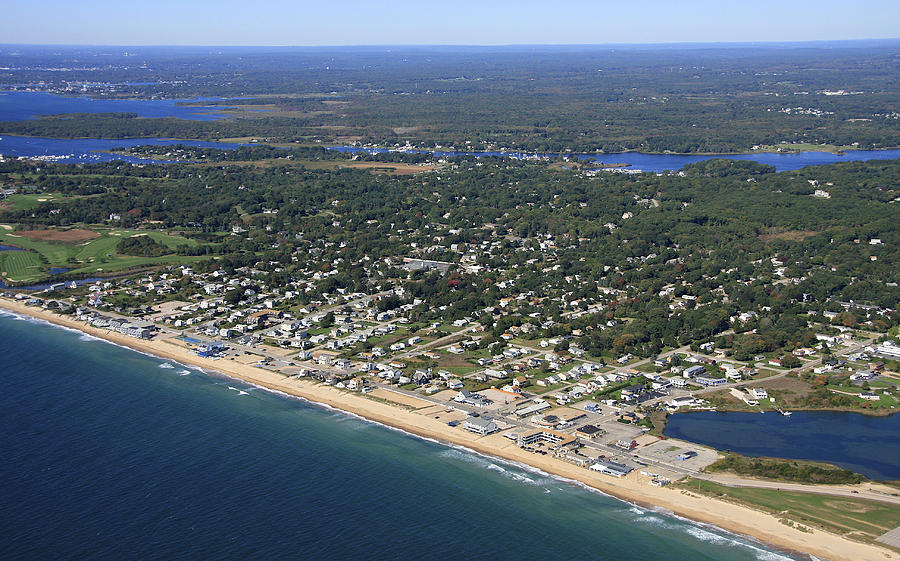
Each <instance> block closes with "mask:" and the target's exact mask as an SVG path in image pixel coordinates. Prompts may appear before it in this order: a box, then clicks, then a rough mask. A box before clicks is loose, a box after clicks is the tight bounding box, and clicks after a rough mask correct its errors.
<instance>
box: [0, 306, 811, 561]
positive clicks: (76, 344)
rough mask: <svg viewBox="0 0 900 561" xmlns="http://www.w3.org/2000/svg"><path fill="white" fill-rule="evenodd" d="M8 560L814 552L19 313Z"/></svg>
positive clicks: (13, 354) (12, 327)
mask: <svg viewBox="0 0 900 561" xmlns="http://www.w3.org/2000/svg"><path fill="white" fill-rule="evenodd" d="M0 373H2V382H3V391H2V392H0V426H2V427H3V431H2V432H0V450H2V455H0V488H2V489H3V495H2V496H3V500H2V501H0V527H2V528H3V536H4V537H3V538H2V540H0V559H92V560H97V559H115V560H120V559H160V560H162V559H165V560H171V559H303V560H310V559H323V560H324V559H328V560H331V559H366V560H369V559H372V560H380V559H441V560H447V559H449V560H453V559H511V560H529V559H568V560H577V559H586V560H587V559H591V560H611V561H612V560H615V561H627V560H660V559H664V560H671V561H682V560H683V561H696V560H715V561H740V560H772V561H776V560H782V561H787V560H789V559H798V557H794V556H791V555H787V554H785V553H782V552H778V551H776V550H773V549H771V548H769V547H767V546H764V545H762V544H759V543H757V542H754V541H753V540H751V539H749V538H745V537H740V536H735V535H732V534H729V533H727V532H724V531H722V530H719V529H717V528H714V527H709V526H704V525H699V524H695V523H692V522H688V521H685V520H682V519H678V518H676V517H672V516H669V515H667V514H665V513H661V512H656V511H653V510H648V509H645V508H639V507H636V506H633V505H630V504H628V503H624V502H621V501H619V500H616V499H613V498H610V497H607V496H604V495H602V494H600V493H596V492H592V491H589V490H587V489H585V488H583V487H582V486H579V485H576V484H574V483H570V482H566V481H562V480H559V479H555V478H552V477H550V476H548V475H546V474H543V473H540V472H537V471H534V470H530V469H527V468H525V467H524V466H516V465H512V464H509V463H505V462H502V461H500V460H494V459H491V458H487V457H484V456H481V455H477V454H474V453H471V452H468V451H465V450H462V449H456V448H452V447H448V446H445V445H442V444H439V443H435V442H430V441H426V440H423V439H420V438H416V437H413V436H410V435H407V434H405V433H403V432H401V431H397V430H393V429H389V428H386V427H383V426H380V425H377V424H374V423H370V422H367V421H364V420H361V419H359V418H356V417H353V416H350V415H346V414H343V413H340V412H338V411H334V410H330V409H327V408H323V407H319V406H315V405H311V404H308V403H305V402H303V401H301V400H297V399H293V398H288V397H284V396H280V395H275V394H272V393H269V392H266V391H263V390H261V389H258V388H253V387H250V386H247V385H246V384H242V383H240V382H235V381H234V380H230V379H228V378H225V377H222V376H218V375H216V374H215V373H204V372H202V371H199V370H197V369H195V368H188V367H185V366H182V365H179V364H176V363H171V362H166V361H164V360H162V359H158V358H155V357H151V356H147V355H143V354H140V353H136V352H133V351H130V350H128V349H123V348H120V347H117V346H114V345H111V344H108V343H105V342H103V341H99V340H97V339H93V338H91V337H89V336H86V335H82V334H79V333H77V332H73V331H69V330H64V329H61V328H57V327H53V326H50V325H47V324H45V323H42V322H37V321H34V320H26V319H23V318H17V317H16V316H12V315H10V314H6V313H3V312H0Z"/></svg>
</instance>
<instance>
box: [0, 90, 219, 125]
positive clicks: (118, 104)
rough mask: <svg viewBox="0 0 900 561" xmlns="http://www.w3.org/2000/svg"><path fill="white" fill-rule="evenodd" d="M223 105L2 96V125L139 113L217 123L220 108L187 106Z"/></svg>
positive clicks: (28, 94) (202, 99)
mask: <svg viewBox="0 0 900 561" xmlns="http://www.w3.org/2000/svg"><path fill="white" fill-rule="evenodd" d="M206 101H221V98H217V97H198V98H194V99H102V98H91V97H86V96H67V95H56V94H51V93H44V92H15V91H6V92H0V121H24V120H27V119H34V118H37V117H38V116H40V115H59V114H60V113H136V114H137V116H138V117H147V118H165V117H176V118H179V119H189V120H192V121H215V120H217V119H221V118H222V117H223V115H222V114H221V113H217V111H221V110H222V109H223V107H222V106H219V105H190V106H188V105H183V104H184V103H188V102H190V103H196V102H201V103H202V102H206Z"/></svg>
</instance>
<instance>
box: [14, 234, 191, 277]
mask: <svg viewBox="0 0 900 561" xmlns="http://www.w3.org/2000/svg"><path fill="white" fill-rule="evenodd" d="M94 231H96V232H97V233H99V234H100V237H99V238H96V239H93V240H88V241H80V242H74V243H65V242H54V241H45V240H32V239H29V238H26V237H24V236H22V235H20V234H18V233H16V232H15V231H10V230H5V229H0V244H8V245H13V246H16V247H20V248H22V249H25V250H27V251H8V252H3V253H4V254H16V255H15V256H14V257H6V256H4V257H3V258H2V264H3V276H4V277H6V278H7V279H8V280H10V281H13V282H32V281H36V280H41V279H44V278H46V277H47V272H46V269H47V267H66V268H69V269H72V271H71V274H96V273H104V272H112V271H120V270H122V269H128V268H131V267H140V266H146V265H156V264H162V263H192V262H195V261H198V260H200V259H204V258H205V257H192V256H183V255H168V256H162V257H140V256H132V255H119V254H117V253H116V245H117V244H118V243H119V241H120V240H121V239H122V238H123V237H126V236H134V235H146V236H148V237H150V238H152V239H153V240H154V241H156V242H158V243H160V244H162V245H165V246H166V247H169V248H172V249H173V250H174V249H175V248H176V247H177V246H178V245H182V244H186V245H191V246H193V245H197V244H198V242H197V241H196V240H192V239H189V238H184V237H181V236H174V235H170V234H167V233H165V232H157V231H145V230H124V229H97V230H94ZM40 256H43V257H44V259H46V263H42V262H41V259H40Z"/></svg>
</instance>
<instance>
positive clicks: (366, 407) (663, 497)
mask: <svg viewBox="0 0 900 561" xmlns="http://www.w3.org/2000/svg"><path fill="white" fill-rule="evenodd" d="M0 307H2V308H4V309H7V310H9V311H11V312H14V313H17V314H20V315H25V316H31V317H34V318H38V319H42V320H45V321H48V322H50V323H53V324H56V325H60V326H63V327H68V328H72V329H76V330H78V331H82V332H84V333H87V334H89V335H93V336H95V337H99V338H102V339H106V340H108V341H110V342H113V343H116V344H118V345H122V346H125V347H129V348H131V349H134V350H137V351H141V352H145V353H149V354H152V355H155V356H158V357H161V358H166V359H171V360H175V361H178V362H180V363H183V364H190V365H195V366H199V367H202V368H204V369H209V370H215V371H218V372H221V373H222V374H224V375H227V376H232V377H234V378H237V379H240V380H243V381H245V382H247V383H250V384H254V385H257V386H261V387H263V388H268V389H270V390H274V391H279V392H283V393H285V394H289V395H292V396H297V397H301V398H304V399H307V400H309V401H312V402H315V403H321V404H325V405H329V406H331V407H335V408H337V409H341V410H343V411H347V412H351V413H354V414H356V415H359V416H361V417H363V418H366V419H369V420H371V421H375V422H378V423H382V424H385V425H389V426H392V427H396V428H399V429H402V430H404V431H408V432H410V433H413V434H416V435H419V436H422V437H426V438H430V439H434V440H437V441H440V442H444V443H451V444H455V445H459V446H463V447H466V448H469V449H472V450H474V451H476V452H479V453H482V454H486V455H489V456H493V457H497V458H502V459H505V460H509V461H513V462H518V463H522V464H527V465H529V466H532V467H535V468H538V469H540V470H542V471H544V472H547V473H549V474H553V475H556V476H560V477H564V478H567V479H571V480H575V481H578V482H581V483H583V484H584V485H587V486H589V487H591V488H594V489H597V490H599V491H602V492H603V493H607V494H609V495H612V496H614V497H617V498H620V499H623V500H626V501H629V502H632V503H636V504H639V505H641V506H645V507H656V508H662V509H665V510H669V511H671V512H672V513H674V514H676V515H679V516H682V517H685V518H689V519H691V520H695V521H698V522H703V523H709V524H713V525H715V526H718V527H720V528H724V529H726V530H729V531H731V532H735V533H738V534H743V535H746V536H752V537H754V538H756V539H758V540H760V541H762V542H765V543H768V544H771V545H774V546H776V547H779V548H782V549H786V550H791V551H799V552H804V553H809V554H812V555H815V556H816V557H819V558H822V559H828V560H831V561H869V560H872V561H874V560H879V561H883V560H885V559H898V555H897V554H896V553H895V552H893V551H891V550H889V549H886V548H881V547H877V546H875V545H869V544H864V543H860V542H855V541H851V540H848V539H845V538H843V537H841V536H839V535H836V534H831V533H828V532H824V531H822V530H818V529H810V530H809V531H806V532H804V531H800V530H798V529H796V528H794V527H789V526H787V525H785V524H783V523H781V522H779V520H778V519H777V518H776V517H775V516H773V515H770V514H768V513H765V512H762V511H757V510H754V509H751V508H748V507H745V506H740V505H736V504H731V503H728V502H725V501H720V500H716V499H712V498H709V497H705V496H699V495H695V494H692V493H689V492H687V491H684V490H681V489H674V488H667V487H652V486H650V485H649V478H648V477H646V476H642V475H640V474H639V472H638V471H634V472H632V473H631V474H629V475H628V476H626V477H623V478H618V479H617V478H613V477H610V476H606V475H603V474H600V473H596V472H593V471H589V470H587V469H584V468H581V467H577V466H575V465H572V464H568V463H566V462H563V461H562V460H558V459H555V458H552V457H550V456H540V455H536V454H532V453H529V452H526V451H524V450H522V449H520V448H519V447H518V446H516V444H515V443H514V442H512V441H511V440H509V439H507V438H504V437H503V436H502V435H501V434H493V435H489V436H486V437H480V436H477V435H475V434H473V433H470V432H467V431H465V430H463V429H462V428H460V427H450V426H448V425H447V423H446V421H445V420H442V418H441V414H440V413H442V412H443V409H444V408H442V407H439V406H434V405H431V406H428V407H420V408H417V407H415V406H416V404H415V403H413V402H412V401H410V402H409V403H407V404H406V406H405V407H404V406H394V405H391V404H390V403H389V401H388V400H386V399H384V398H377V397H378V396H375V397H376V399H372V398H369V397H367V396H365V395H362V394H360V393H354V392H349V391H344V390H340V389H336V388H334V387H331V386H326V385H324V384H318V383H314V382H312V381H309V380H303V379H296V378H287V377H285V376H283V375H281V374H279V373H275V372H270V371H268V370H264V369H261V368H256V367H254V366H250V365H246V364H241V363H239V362H237V361H232V360H224V359H220V360H212V359H208V358H203V357H198V356H197V355H195V354H194V353H192V352H190V351H189V350H188V349H187V348H185V347H182V346H179V345H177V344H175V343H172V342H168V341H166V340H165V338H160V339H158V340H157V339H154V340H140V339H135V338H132V337H128V336H126V335H121V334H118V333H114V332H109V331H107V330H103V329H97V328H94V327H90V326H88V325H86V324H84V323H82V322H79V321H76V320H75V318H74V317H69V316H63V315H59V314H55V313H52V312H49V311H46V310H42V309H40V308H35V307H30V306H26V305H24V304H22V303H20V302H18V301H13V300H9V299H6V298H0ZM410 399H414V398H410ZM401 403H402V402H401ZM423 403H426V402H424V401H423Z"/></svg>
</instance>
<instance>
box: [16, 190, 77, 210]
mask: <svg viewBox="0 0 900 561" xmlns="http://www.w3.org/2000/svg"><path fill="white" fill-rule="evenodd" d="M66 198H69V197H66V195H62V194H60V193H28V194H24V193H21V194H18V195H10V196H9V197H6V198H5V199H3V201H2V202H3V203H4V206H7V207H8V208H10V210H31V209H33V208H34V207H36V206H38V205H39V204H41V203H44V202H50V201H54V200H60V199H66Z"/></svg>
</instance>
